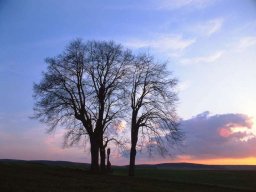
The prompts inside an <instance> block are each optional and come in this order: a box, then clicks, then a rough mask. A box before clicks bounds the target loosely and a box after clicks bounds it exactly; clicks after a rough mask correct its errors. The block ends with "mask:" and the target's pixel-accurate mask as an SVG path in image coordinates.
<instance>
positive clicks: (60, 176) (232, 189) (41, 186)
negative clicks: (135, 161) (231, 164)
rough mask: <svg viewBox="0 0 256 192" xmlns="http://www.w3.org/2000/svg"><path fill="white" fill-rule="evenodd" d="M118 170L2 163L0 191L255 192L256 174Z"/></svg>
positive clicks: (247, 172) (221, 171)
mask: <svg viewBox="0 0 256 192" xmlns="http://www.w3.org/2000/svg"><path fill="white" fill-rule="evenodd" d="M126 173H127V169H126V168H124V167H121V168H115V170H114V174H113V175H91V174H89V173H88V172H87V171H86V170H85V169H84V168H83V167H81V166H79V165H74V166H73V165H72V163H71V164H69V165H65V166H64V165H63V164H62V165H60V166H58V165H47V164H42V163H34V162H25V161H24V162H0V191H1V192H2V191H3V192H4V191H26V192H27V191H39V192H40V191H51V192H55V191H94V192H98V191H104V192H105V191H106V192H108V191H118V192H126V191H137V192H141V191H160V192H161V191H162V192H163V191H170V192H176V191H182V192H194V191H197V192H201V191H207V192H211V191H218V192H239V191H256V182H255V181H256V171H229V170H228V171H224V170H218V171H214V170H209V171H207V170H200V171H197V170H166V169H150V168H147V169H137V171H136V174H137V175H136V177H134V178H130V177H127V176H126Z"/></svg>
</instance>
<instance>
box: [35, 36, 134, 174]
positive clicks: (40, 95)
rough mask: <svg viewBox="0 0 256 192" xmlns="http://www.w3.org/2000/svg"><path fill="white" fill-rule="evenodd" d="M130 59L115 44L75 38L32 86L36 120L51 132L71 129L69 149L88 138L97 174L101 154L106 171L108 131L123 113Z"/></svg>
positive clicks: (53, 59) (67, 139)
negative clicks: (45, 124)
mask: <svg viewBox="0 0 256 192" xmlns="http://www.w3.org/2000/svg"><path fill="white" fill-rule="evenodd" d="M132 58H133V57H132V55H131V53H130V51H128V50H125V49H124V48H123V47H122V46H121V45H119V44H115V43H114V42H105V41H88V42H86V43H83V42H82V41H81V40H75V41H73V42H71V43H70V44H69V45H68V46H67V48H66V49H65V51H63V53H62V54H60V55H59V56H57V57H53V58H47V59H46V63H47V64H48V68H47V71H46V72H44V73H43V78H42V80H41V82H40V83H38V84H34V97H35V100H36V102H35V106H34V111H35V115H34V116H35V118H38V119H39V120H41V121H42V122H44V123H47V124H48V125H50V128H49V130H48V131H49V132H51V131H53V130H54V129H55V128H56V127H57V126H58V125H61V126H65V127H67V132H66V136H65V139H66V143H68V144H69V145H73V144H75V143H77V142H78V141H80V139H81V138H88V139H89V142H90V146H91V149H90V152H91V171H93V172H98V171H99V152H100V157H101V161H100V162H101V167H100V168H101V171H105V169H106V165H105V158H106V157H105V148H106V143H105V142H104V133H105V132H106V130H107V129H109V128H111V124H112V123H114V122H115V121H117V120H118V119H120V118H122V115H123V111H124V110H125V107H126V104H125V103H124V101H125V99H124V98H125V89H124V88H125V86H126V83H127V82H125V81H124V80H123V79H124V78H123V77H124V76H125V75H126V74H127V65H128V64H130V62H131V60H132ZM100 149H101V150H100Z"/></svg>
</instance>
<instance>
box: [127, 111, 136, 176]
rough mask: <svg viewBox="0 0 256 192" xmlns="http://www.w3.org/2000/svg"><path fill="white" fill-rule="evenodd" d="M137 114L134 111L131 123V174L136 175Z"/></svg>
mask: <svg viewBox="0 0 256 192" xmlns="http://www.w3.org/2000/svg"><path fill="white" fill-rule="evenodd" d="M136 115H137V113H135V112H133V114H132V123H131V151H130V165H129V176H134V170H135V158H136V145H137V141H138V129H137V127H136Z"/></svg>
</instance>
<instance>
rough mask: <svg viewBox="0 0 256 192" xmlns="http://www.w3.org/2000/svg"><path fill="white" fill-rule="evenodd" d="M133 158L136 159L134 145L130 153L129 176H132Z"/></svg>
mask: <svg viewBox="0 0 256 192" xmlns="http://www.w3.org/2000/svg"><path fill="white" fill-rule="evenodd" d="M135 158H136V145H132V147H131V151H130V165H129V176H134V169H135Z"/></svg>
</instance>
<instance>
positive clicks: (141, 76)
mask: <svg viewBox="0 0 256 192" xmlns="http://www.w3.org/2000/svg"><path fill="white" fill-rule="evenodd" d="M130 70H131V71H130V81H131V86H130V101H131V151H130V165H129V175H130V176H133V175H134V168H135V158H136V146H137V142H138V138H139V137H138V136H139V135H140V138H141V139H143V138H144V139H145V140H144V141H145V142H146V145H147V147H149V149H150V150H151V149H152V148H154V147H156V148H157V149H159V152H160V154H161V155H164V154H166V153H167V152H168V147H169V145H168V144H170V142H175V141H178V140H179V139H180V138H181V133H180V131H179V129H178V124H177V117H176V113H175V103H176V101H177V95H176V92H175V89H174V88H175V86H176V84H177V80H176V79H175V78H173V77H171V73H170V72H168V70H167V68H166V65H165V64H158V63H156V62H155V61H154V59H153V57H151V56H149V55H140V56H137V57H136V58H135V59H134V62H133V65H132V67H130Z"/></svg>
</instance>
